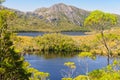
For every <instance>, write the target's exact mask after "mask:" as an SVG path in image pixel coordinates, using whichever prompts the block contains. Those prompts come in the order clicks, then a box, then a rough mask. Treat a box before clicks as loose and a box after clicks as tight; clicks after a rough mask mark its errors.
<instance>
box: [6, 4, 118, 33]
mask: <svg viewBox="0 0 120 80" xmlns="http://www.w3.org/2000/svg"><path fill="white" fill-rule="evenodd" d="M4 8H5V9H9V8H6V7H4ZM9 10H12V11H14V12H15V13H16V14H17V16H18V17H17V18H16V19H15V20H13V21H10V25H11V26H12V27H10V29H11V30H14V31H45V32H47V31H50V32H51V31H86V30H88V29H87V28H85V27H83V22H84V19H85V18H86V17H87V16H88V15H89V13H90V12H89V11H86V10H83V9H79V8H77V7H74V6H71V5H66V4H63V3H59V4H55V5H53V6H51V7H49V8H45V7H43V8H38V9H36V10H35V11H33V12H26V13H25V12H21V11H19V10H15V9H9ZM117 16H118V18H119V21H118V22H119V23H120V16H119V15H117Z"/></svg>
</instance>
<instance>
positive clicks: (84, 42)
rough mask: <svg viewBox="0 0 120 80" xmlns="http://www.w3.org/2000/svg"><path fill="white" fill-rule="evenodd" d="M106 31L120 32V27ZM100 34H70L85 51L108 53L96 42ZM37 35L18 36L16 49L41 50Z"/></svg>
mask: <svg viewBox="0 0 120 80" xmlns="http://www.w3.org/2000/svg"><path fill="white" fill-rule="evenodd" d="M105 33H112V34H117V35H119V34H120V28H113V29H111V30H106V31H105ZM97 35H98V33H97V34H95V33H91V34H89V35H85V36H68V37H71V38H72V39H73V40H74V41H75V42H77V43H78V44H80V49H82V50H83V51H90V52H92V53H96V54H102V55H107V54H106V50H105V48H104V46H103V45H102V44H101V43H99V44H96V42H95V40H96V36H97ZM35 38H36V37H28V36H17V39H16V40H14V44H15V47H16V49H18V50H20V51H24V50H39V46H38V44H37V43H36V41H35ZM110 44H112V45H113V44H114V41H111V42H110ZM119 49H120V45H118V46H117V50H118V51H114V53H113V54H114V55H118V54H119V53H120V50H119Z"/></svg>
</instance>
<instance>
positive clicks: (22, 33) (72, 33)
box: [18, 32, 86, 37]
mask: <svg viewBox="0 0 120 80" xmlns="http://www.w3.org/2000/svg"><path fill="white" fill-rule="evenodd" d="M61 33H62V34H66V35H71V36H80V35H86V34H85V33H84V32H61ZM44 34H47V33H45V32H20V33H18V35H20V36H33V37H34V36H42V35H44Z"/></svg>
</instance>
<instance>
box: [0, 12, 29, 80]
mask: <svg viewBox="0 0 120 80" xmlns="http://www.w3.org/2000/svg"><path fill="white" fill-rule="evenodd" d="M11 18H12V12H10V11H7V10H1V11H0V77H1V79H2V80H19V79H20V80H23V79H24V80H28V77H29V76H30V73H28V72H27V71H26V70H25V69H24V68H23V67H22V65H23V62H24V59H22V58H21V56H20V55H18V54H17V53H16V52H15V51H14V47H13V42H12V41H11V37H10V36H11V34H12V33H11V32H9V31H8V29H7V27H8V25H7V20H9V19H11Z"/></svg>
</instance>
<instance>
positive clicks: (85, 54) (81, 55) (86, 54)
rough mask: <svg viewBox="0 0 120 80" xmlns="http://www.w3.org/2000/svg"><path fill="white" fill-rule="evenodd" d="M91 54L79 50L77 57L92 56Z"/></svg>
mask: <svg viewBox="0 0 120 80" xmlns="http://www.w3.org/2000/svg"><path fill="white" fill-rule="evenodd" d="M92 56H93V54H92V53H91V52H81V53H80V54H79V55H78V57H80V58H81V57H83V58H84V57H92Z"/></svg>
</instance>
